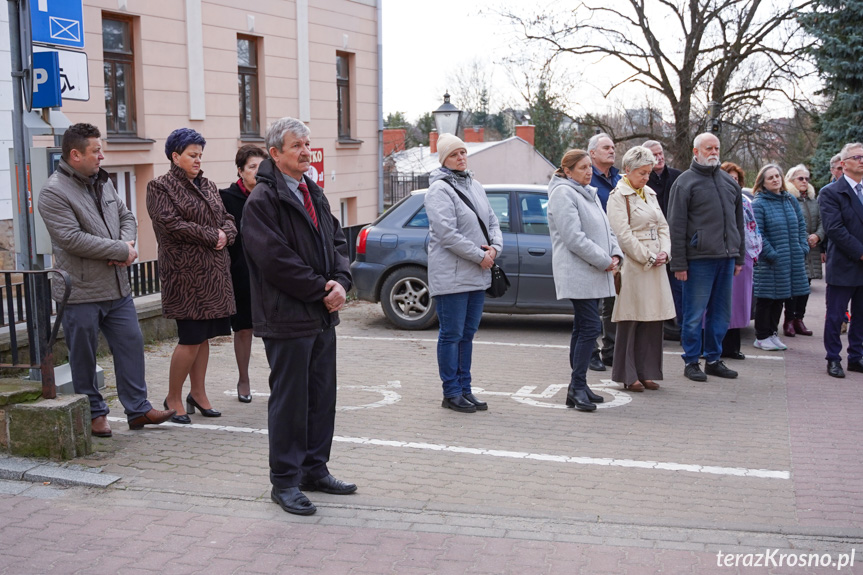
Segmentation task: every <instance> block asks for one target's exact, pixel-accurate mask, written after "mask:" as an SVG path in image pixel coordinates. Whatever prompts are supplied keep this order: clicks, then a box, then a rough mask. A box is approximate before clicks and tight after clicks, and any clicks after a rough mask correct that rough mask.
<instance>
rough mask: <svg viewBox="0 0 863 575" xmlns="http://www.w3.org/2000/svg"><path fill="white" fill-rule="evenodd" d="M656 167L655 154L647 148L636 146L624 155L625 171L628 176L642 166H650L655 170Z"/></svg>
mask: <svg viewBox="0 0 863 575" xmlns="http://www.w3.org/2000/svg"><path fill="white" fill-rule="evenodd" d="M655 165H656V157H655V156H654V155H653V152H651V151H650V150H648V149H647V147H646V146H635V147H634V148H630V149H629V150H628V151H627V152H626V153H625V154H624V155H623V171H624V172H626V173H627V174H629V173H631V172H632V171H633V170H637V169H638V168H640V167H642V166H650V167H651V168H653V166H655Z"/></svg>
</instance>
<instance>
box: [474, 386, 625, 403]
mask: <svg viewBox="0 0 863 575" xmlns="http://www.w3.org/2000/svg"><path fill="white" fill-rule="evenodd" d="M599 381H600V383H599V384H598V385H596V384H594V385H592V386H591V389H593V390H597V389H599V390H602V391H604V392H606V393H609V394H611V396H612V397H613V398H614V399H613V400H611V401H609V402H602V403H597V404H596V407H597V409H606V408H608V407H620V406H622V405H626V404H627V403H629V402H630V401H632V396H631V395H629V394H628V393H625V392H623V391H620V390H619V389H609V387H610V386H617V384H616V383H614V382H613V381H611V380H610V379H601V380H599ZM568 387H569V385H568V384H565V383H555V384H552V385H549V386H548V387H546V388H545V391H543V392H541V393H533V392H534V390H536V386H535V385H525V386H524V387H522V388H521V389H519V390H518V391H516V392H515V393H512V394H506V395H510V397H512V399H514V400H515V401H517V402H519V403H523V404H525V405H533V406H536V407H552V408H554V409H567V407H566V404H565V403H560V402H557V403H547V402H545V401H537V400H538V399H551V398H552V397H554V396H555V395H557V393H558V392H559V391H560V390H562V389H566V388H568ZM477 392H478V393H483V391H482V390H481V389H478V390H477ZM496 395H504V393H501V392H496Z"/></svg>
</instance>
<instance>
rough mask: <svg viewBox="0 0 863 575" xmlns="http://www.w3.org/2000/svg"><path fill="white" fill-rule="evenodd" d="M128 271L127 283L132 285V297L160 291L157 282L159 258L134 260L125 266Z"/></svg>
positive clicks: (160, 288) (160, 286)
mask: <svg viewBox="0 0 863 575" xmlns="http://www.w3.org/2000/svg"><path fill="white" fill-rule="evenodd" d="M126 271H127V272H128V273H129V285H131V286H132V297H141V296H142V295H150V294H154V293H159V292H160V291H162V285H161V284H160V283H159V260H147V261H143V262H135V263H133V264H132V265H130V266H129V267H128V268H126Z"/></svg>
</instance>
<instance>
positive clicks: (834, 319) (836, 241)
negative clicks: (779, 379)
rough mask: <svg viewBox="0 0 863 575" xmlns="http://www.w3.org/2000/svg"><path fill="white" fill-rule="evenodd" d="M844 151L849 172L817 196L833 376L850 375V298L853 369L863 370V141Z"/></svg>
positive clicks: (827, 347)
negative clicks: (844, 360)
mask: <svg viewBox="0 0 863 575" xmlns="http://www.w3.org/2000/svg"><path fill="white" fill-rule="evenodd" d="M839 155H840V157H841V161H842V167H843V169H844V172H845V173H844V175H842V176H840V177H838V178H837V179H836V181H835V182H833V183H831V184H828V185H827V186H825V187H824V188H822V189H821V193H820V194H819V195H818V205H819V206H820V207H821V222H822V223H823V225H824V232H825V233H826V234H827V238H828V240H829V242H828V243H827V273H826V275H825V279H826V281H827V319H826V321H825V324H824V349H825V350H826V351H827V373H828V374H829V375H831V376H833V377H845V372H844V371H843V370H842V363H841V359H842V357H841V355H840V354H841V353H842V340H841V339H840V335H839V334H840V330H841V327H842V322H843V321H844V320H845V310H846V309H847V306H848V302H849V301H850V302H851V318H852V321H851V324H850V326H849V328H848V371H858V372H861V373H863V144H861V143H858V142H854V143H851V144H845V146H844V147H843V148H842V151H841V152H839Z"/></svg>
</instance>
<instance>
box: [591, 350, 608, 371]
mask: <svg viewBox="0 0 863 575" xmlns="http://www.w3.org/2000/svg"><path fill="white" fill-rule="evenodd" d="M587 367H589V368H590V369H591V370H592V371H605V364H604V363H602V359H600V357H599V354H598V353H597V354H594V355H592V356H590V364H589V365H588V366H587Z"/></svg>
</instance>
